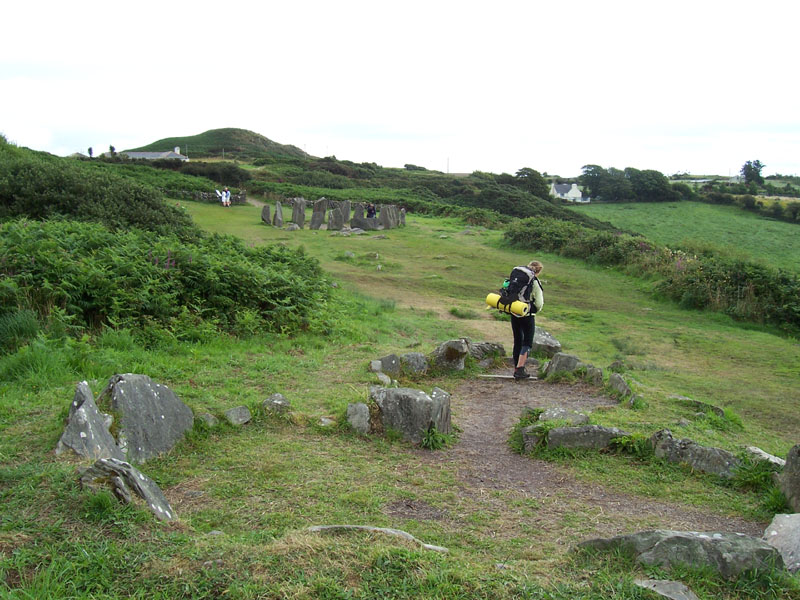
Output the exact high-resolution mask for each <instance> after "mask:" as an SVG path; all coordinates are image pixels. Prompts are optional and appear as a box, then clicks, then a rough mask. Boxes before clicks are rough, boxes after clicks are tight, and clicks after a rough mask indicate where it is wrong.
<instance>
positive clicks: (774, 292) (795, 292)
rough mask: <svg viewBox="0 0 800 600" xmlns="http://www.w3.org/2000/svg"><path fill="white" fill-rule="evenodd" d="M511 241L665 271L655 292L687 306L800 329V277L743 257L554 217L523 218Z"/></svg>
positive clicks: (511, 230)
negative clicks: (694, 250)
mask: <svg viewBox="0 0 800 600" xmlns="http://www.w3.org/2000/svg"><path fill="white" fill-rule="evenodd" d="M505 239H506V241H507V242H508V243H509V244H511V245H512V246H518V247H521V248H526V249H531V250H537V251H546V252H553V253H558V254H562V255H564V256H571V257H575V258H581V259H584V260H586V261H588V262H593V263H599V264H604V265H613V266H619V267H626V268H627V269H630V270H634V271H636V272H637V273H642V272H646V273H649V274H650V275H653V276H657V277H661V278H662V279H661V281H660V282H659V283H658V284H657V285H656V287H655V290H656V293H657V294H658V295H659V296H661V297H666V298H670V299H672V300H674V301H676V302H678V303H680V305H681V306H683V307H685V308H695V309H704V308H709V309H712V310H716V311H720V312H725V313H727V314H729V315H731V316H732V317H734V318H736V319H740V320H747V321H756V322H768V323H772V324H774V325H776V326H778V327H780V328H782V329H785V330H787V331H796V330H798V329H800V278H798V276H797V275H795V274H791V273H789V272H787V271H782V270H777V271H776V270H774V269H770V268H769V267H765V266H761V265H758V264H754V263H748V262H744V261H741V260H736V259H729V258H723V257H719V256H715V255H714V253H713V251H711V250H709V251H708V252H707V254H706V255H701V256H697V255H688V254H686V253H685V252H682V251H681V250H671V249H669V248H663V247H661V248H660V247H657V246H656V245H655V244H653V243H652V242H650V241H648V240H646V239H645V238H642V237H639V236H632V235H627V234H624V233H621V232H617V233H609V232H607V231H598V230H596V229H592V228H589V227H584V226H581V225H579V224H576V223H567V222H564V221H559V220H556V219H551V218H539V219H535V220H534V219H525V220H520V221H516V222H515V223H513V224H512V225H511V226H510V227H509V228H508V229H507V230H506V233H505Z"/></svg>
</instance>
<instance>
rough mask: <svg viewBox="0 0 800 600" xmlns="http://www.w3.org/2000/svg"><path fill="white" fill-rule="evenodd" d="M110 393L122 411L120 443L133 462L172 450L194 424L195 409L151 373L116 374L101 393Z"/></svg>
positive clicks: (113, 406) (115, 407)
mask: <svg viewBox="0 0 800 600" xmlns="http://www.w3.org/2000/svg"><path fill="white" fill-rule="evenodd" d="M106 394H110V396H111V409H112V410H113V411H114V412H115V413H116V414H118V415H120V423H119V427H120V430H119V435H118V438H117V443H118V445H119V447H120V449H121V450H122V451H123V452H124V453H125V456H126V458H127V460H128V461H129V462H131V463H142V462H145V461H146V460H148V459H150V458H153V457H155V456H158V455H159V454H162V453H164V452H168V451H169V450H171V449H172V448H173V447H174V446H175V444H177V443H178V442H179V441H180V440H182V439H183V437H184V435H185V434H186V432H187V431H188V430H189V429H191V428H192V425H193V423H194V417H193V415H192V410H191V409H190V408H189V407H188V406H186V405H185V404H184V403H183V402H181V401H180V400H179V399H178V397H177V396H176V395H175V393H174V392H173V391H172V390H170V389H169V388H168V387H166V386H164V385H161V384H159V383H154V382H153V380H152V379H150V378H149V377H148V376H147V375H135V374H133V373H127V374H124V375H114V376H113V377H112V378H111V379H110V380H109V382H108V386H106V389H105V390H104V391H103V393H102V394H100V397H103V396H105V395H106Z"/></svg>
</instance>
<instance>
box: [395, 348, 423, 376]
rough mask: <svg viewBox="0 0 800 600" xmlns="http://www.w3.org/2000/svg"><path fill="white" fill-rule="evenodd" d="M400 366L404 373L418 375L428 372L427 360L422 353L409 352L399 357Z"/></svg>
mask: <svg viewBox="0 0 800 600" xmlns="http://www.w3.org/2000/svg"><path fill="white" fill-rule="evenodd" d="M400 366H401V368H402V371H403V372H404V373H410V374H413V375H420V374H423V373H426V372H427V371H428V359H427V357H426V356H425V355H424V354H422V352H409V353H407V354H403V355H402V356H401V357H400Z"/></svg>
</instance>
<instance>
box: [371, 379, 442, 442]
mask: <svg viewBox="0 0 800 600" xmlns="http://www.w3.org/2000/svg"><path fill="white" fill-rule="evenodd" d="M370 397H371V398H372V400H374V401H375V403H376V404H377V406H378V409H379V410H380V418H381V423H382V425H383V428H384V430H389V429H391V430H394V431H397V432H399V433H400V434H401V435H402V437H403V439H404V440H406V441H409V442H412V443H414V444H419V443H420V442H421V441H422V438H423V436H424V435H425V432H427V431H428V430H429V429H430V428H431V427H435V428H436V430H437V431H439V432H442V433H449V432H450V395H449V394H447V393H446V392H442V391H438V392H437V391H434V393H433V395H432V396H429V395H428V394H426V393H425V392H423V391H421V390H414V389H411V388H381V387H373V388H371V389H370Z"/></svg>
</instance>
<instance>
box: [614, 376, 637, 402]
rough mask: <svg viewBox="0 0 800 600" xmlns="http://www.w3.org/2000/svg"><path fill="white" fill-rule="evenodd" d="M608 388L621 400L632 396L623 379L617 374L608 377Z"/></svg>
mask: <svg viewBox="0 0 800 600" xmlns="http://www.w3.org/2000/svg"><path fill="white" fill-rule="evenodd" d="M608 387H610V388H611V389H612V390H614V391H615V392H616V393H617V394H619V396H620V398H621V399H622V400H624V399H625V398H628V397H629V396H630V395H631V394H633V392H632V391H631V388H630V386H629V385H628V384H627V383H626V382H625V379H624V378H623V377H622V375H620V374H619V373H612V374H611V375H609V376H608Z"/></svg>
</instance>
